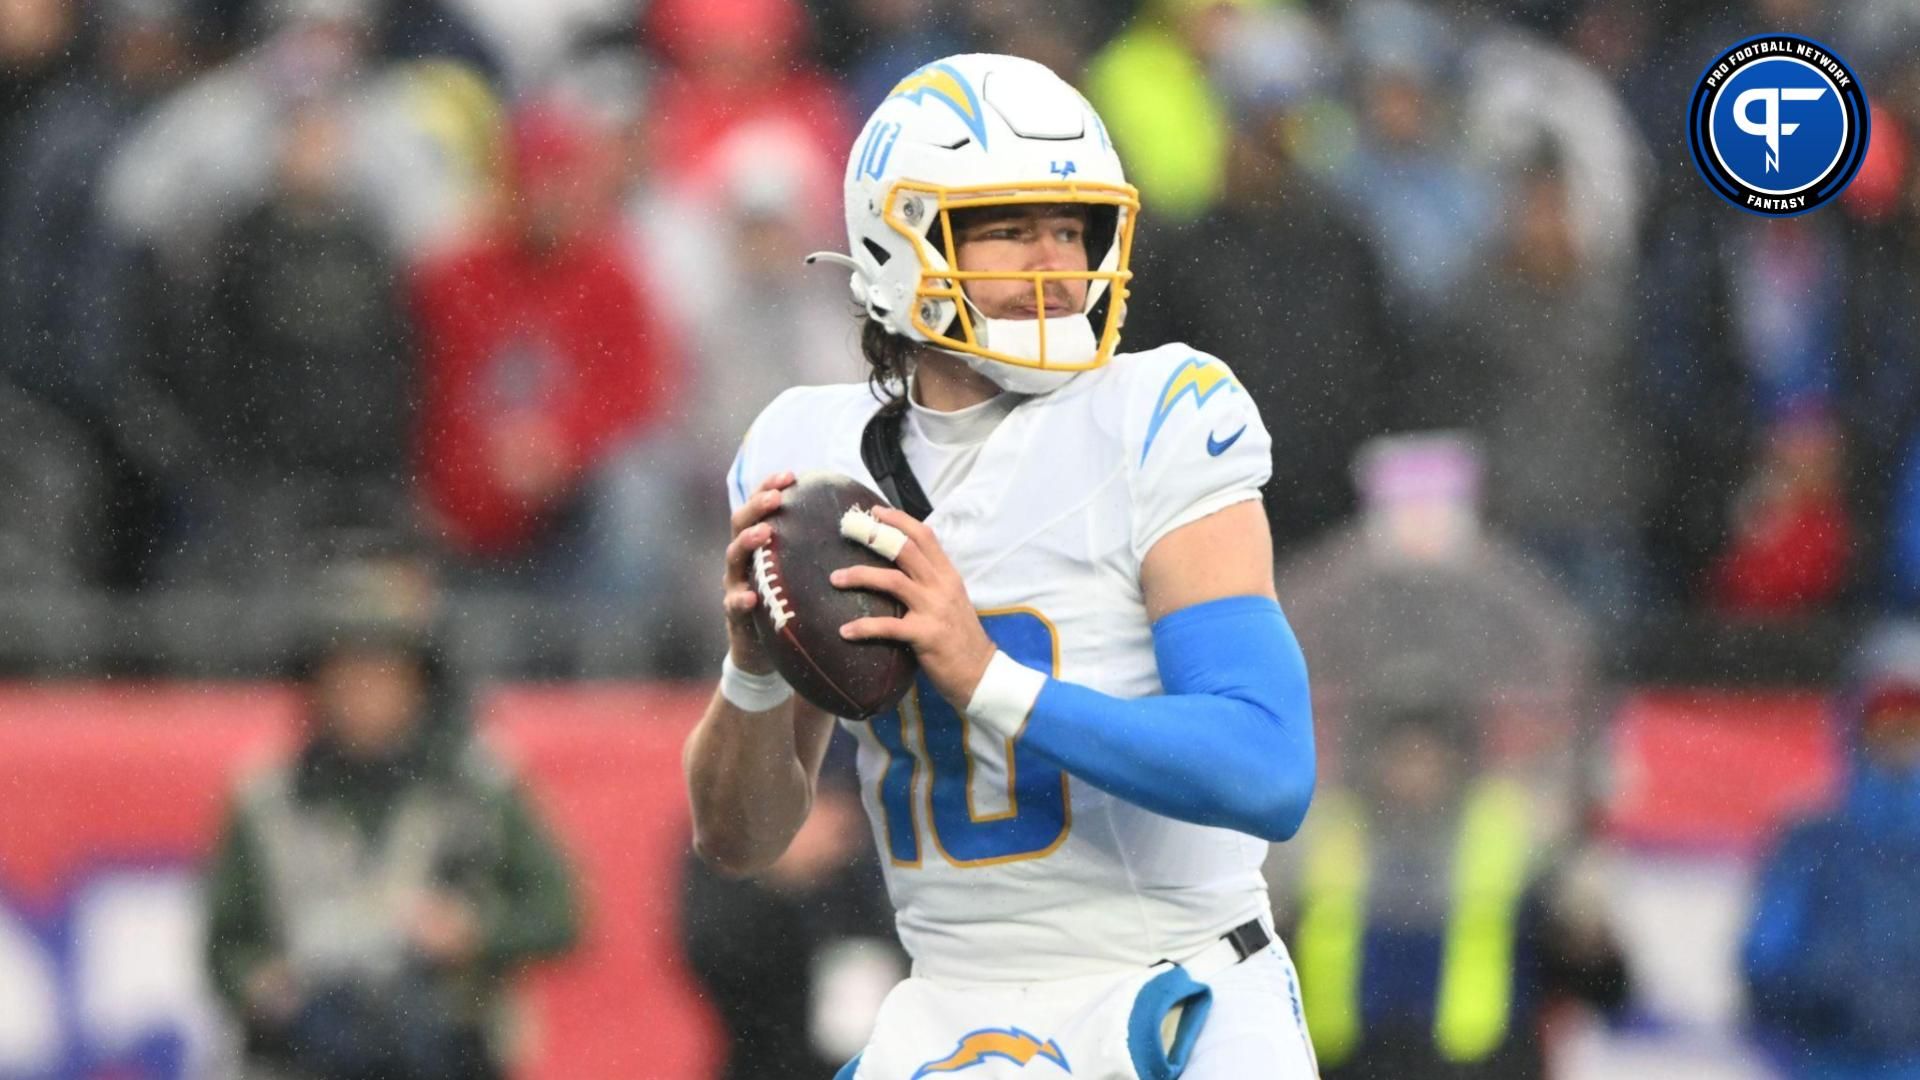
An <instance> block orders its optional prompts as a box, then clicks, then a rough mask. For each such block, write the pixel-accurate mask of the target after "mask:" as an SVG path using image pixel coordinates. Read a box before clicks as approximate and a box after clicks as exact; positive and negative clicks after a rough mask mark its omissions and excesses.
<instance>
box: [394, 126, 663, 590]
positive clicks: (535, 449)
mask: <svg viewBox="0 0 1920 1080" xmlns="http://www.w3.org/2000/svg"><path fill="white" fill-rule="evenodd" d="M611 146H612V144H611V142H610V140H608V139H607V138H606V137H605V136H604V135H603V134H602V133H599V132H597V131H595V130H594V129H593V128H592V127H591V126H590V125H589V124H588V123H586V122H585V121H584V120H581V119H579V118H577V117H574V116H570V115H568V114H566V113H564V112H562V111H560V110H558V109H556V108H554V107H551V106H544V107H535V108H533V109H530V110H529V111H527V112H525V113H523V114H522V115H521V116H519V117H518V118H517V119H516V120H515V122H514V124H513V128H512V133H511V137H510V140H509V147H508V161H507V169H506V173H507V176H506V183H505V190H504V191H503V192H502V200H501V204H500V206H499V210H498V213H497V214H496V216H495V219H494V223H493V224H492V225H491V226H490V227H489V228H487V229H485V230H483V231H482V232H481V233H480V235H478V236H476V237H475V238H474V239H473V240H472V241H471V242H470V243H468V244H467V245H465V246H463V247H461V248H458V249H456V250H454V251H451V252H449V253H448V254H447V255H445V256H444V257H441V258H439V259H436V260H434V261H432V262H430V263H429V264H428V265H426V266H425V267H423V268H422V269H421V271H420V272H419V275H418V279H417V281H416V282H415V291H414V306H415V319H416V323H417V329H418V334H419V344H420V350H421V362H422V372H421V376H422V378H421V385H422V400H421V409H420V426H419V429H418V437H417V440H416V443H415V445H416V451H417V454H418V463H419V475H420V478H421V483H422V485H423V495H424V501H425V503H426V505H427V508H428V511H429V513H430V515H431V517H432V519H433V524H434V526H435V527H436V531H437V532H438V533H439V534H440V535H441V537H442V538H443V539H444V542H445V543H446V544H447V545H448V546H449V548H450V549H451V550H452V551H453V552H454V553H455V554H456V555H458V556H461V557H464V558H465V559H466V560H467V561H468V562H469V563H470V564H477V565H479V566H482V567H492V568H495V569H502V570H506V571H509V572H513V573H519V572H522V571H525V570H528V569H545V570H549V571H562V572H563V571H564V568H565V567H567V566H570V565H576V564H577V563H578V561H579V555H580V553H579V552H578V551H577V550H576V549H577V546H578V544H579V543H580V537H581V536H582V535H583V531H582V528H581V525H582V523H583V522H584V521H585V519H586V517H587V516H588V512H589V509H590V508H589V507H588V506H587V505H585V504H586V503H587V501H588V496H587V493H588V492H589V491H590V490H591V487H592V481H593V480H594V474H595V472H596V469H597V468H598V467H599V466H600V465H601V464H602V463H604V462H606V461H607V460H609V459H610V458H611V457H612V456H613V455H614V454H615V453H617V452H619V451H620V450H621V449H623V448H624V447H625V446H626V445H627V444H628V443H629V442H630V441H632V440H634V439H636V438H639V437H641V436H643V435H644V434H645V433H646V432H647V431H648V430H649V429H650V428H652V427H653V425H654V424H655V423H656V421H657V420H658V419H659V418H660V417H661V415H662V413H663V409H664V406H665V405H666V402H667V401H668V398H669V395H670V394H671V393H672V391H673V377H672V374H671V371H670V366H669V363H668V350H667V348H666V345H665V343H664V342H663V340H662V335H661V334H660V332H659V331H658V324H657V322H656V319H655V317H654V313H653V311H652V310H651V308H650V304H649V302H648V298H647V296H646V294H645V292H644V290H643V287H642V285H641V283H640V280H639V277H638V275H637V274H636V272H635V270H634V269H633V262H632V260H631V258H630V257H629V255H628V253H627V252H626V250H625V248H624V246H623V242H622V240H621V233H620V231H619V229H618V228H617V227H616V225H615V223H614V218H613V208H614V206H615V200H616V194H617V183H618V181H617V169H616V168H615V165H616V163H615V161H614V154H613V152H612V149H611ZM530 580H531V581H533V582H535V583H539V582H544V581H550V580H552V577H551V575H550V574H535V575H534V576H533V578H531V579H530Z"/></svg>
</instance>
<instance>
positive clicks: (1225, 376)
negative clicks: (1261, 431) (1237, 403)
mask: <svg viewBox="0 0 1920 1080" xmlns="http://www.w3.org/2000/svg"><path fill="white" fill-rule="evenodd" d="M1223 389H1224V390H1226V391H1227V392H1228V393H1230V394H1237V393H1239V392H1240V383H1239V381H1238V380H1236V379H1235V378H1234V377H1233V373H1232V372H1230V371H1228V370H1227V365H1225V364H1223V363H1221V362H1220V361H1218V360H1216V359H1214V358H1213V357H1211V356H1189V357H1187V358H1186V359H1185V360H1183V361H1181V363H1180V366H1179V367H1177V368H1174V369H1173V374H1172V375H1170V376H1168V377H1167V385H1166V386H1164V387H1162V388H1161V390H1160V396H1159V398H1157V399H1156V400H1155V402H1154V407H1153V419H1152V420H1151V421H1149V422H1148V424H1147V441H1146V445H1145V446H1142V447H1141V448H1140V460H1141V461H1142V462H1145V461H1146V460H1147V452H1148V451H1149V450H1152V449H1153V440H1154V437H1155V436H1157V435H1159V434H1160V426H1161V425H1162V424H1165V423H1166V422H1167V417H1169V416H1171V415H1173V410H1174V409H1175V408H1176V407H1177V406H1179V404H1180V401H1181V399H1183V398H1188V397H1191V398H1192V399H1193V407H1194V408H1196V409H1198V408H1201V407H1202V406H1204V405H1206V403H1207V401H1208V399H1209V398H1212V397H1213V395H1215V394H1217V393H1219V392H1220V391H1221V390H1223ZM1238 437H1239V436H1238V435H1237V434H1236V435H1235V436H1234V438H1230V439H1228V440H1227V446H1231V445H1232V444H1233V441H1234V439H1235V438H1238ZM1225 449H1226V446H1222V447H1221V450H1225ZM1215 454H1216V456H1218V452H1217V451H1216V452H1215Z"/></svg>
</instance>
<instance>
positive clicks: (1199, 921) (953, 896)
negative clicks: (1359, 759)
mask: <svg viewBox="0 0 1920 1080" xmlns="http://www.w3.org/2000/svg"><path fill="white" fill-rule="evenodd" d="M878 408H879V403H878V402H877V401H876V400H875V399H874V396H873V394H872V392H871V391H870V390H869V389H868V387H867V386H866V385H864V384H856V385H845V386H820V387H800V388H796V389H793V390H789V391H787V392H786V393H784V394H782V395H781V396H780V397H779V398H778V399H776V400H775V401H774V402H773V403H772V404H771V405H769V406H768V407H767V409H766V411H764V412H763V413H761V415H760V418H759V419H758V420H756V421H755V422H754V425H753V427H752V428H751V429H750V430H749V432H748V434H747V437H746V439H745V440H744V442H743V443H742V445H741V450H740V454H739V456H738V457H737V458H736V459H735V461H734V464H733V468H732V471H731V473H730V474H729V477H728V488H729V491H730V494H731V498H732V502H733V505H734V507H735V508H738V506H739V505H740V503H741V502H742V501H743V500H744V499H745V497H746V495H747V494H748V493H750V492H751V491H752V490H753V489H754V488H755V487H757V486H758V485H759V483H760V482H761V481H762V480H763V479H765V478H766V477H767V476H769V475H771V474H773V473H775V472H780V471H782V470H789V469H790V470H793V471H795V472H805V471H807V470H811V469H824V470H830V471H834V472H839V473H844V474H846V475H848V476H852V477H854V478H856V479H858V480H860V481H861V482H862V483H865V484H867V485H868V486H870V487H873V488H874V489H875V490H876V491H877V490H879V485H878V484H877V483H876V482H875V481H874V479H873V477H872V476H871V474H870V473H869V472H868V470H867V468H866V466H865V464H864V462H863V461H862V460H861V456H860V438H861V433H862V432H863V431H864V430H865V427H866V424H867V421H868V419H869V418H870V417H872V415H873V414H874V413H875V412H876V411H877V410H878ZM1271 471H1272V462H1271V450H1270V443H1269V440H1268V437H1267V432H1266V429H1265V427H1264V426H1262V424H1261V422H1260V417H1259V415H1258V412H1257V411H1256V410H1255V408H1254V405H1253V402H1252V401H1251V400H1250V399H1249V397H1248V395H1247V394H1246V393H1245V392H1244V391H1243V390H1242V389H1241V388H1240V386H1239V384H1238V383H1237V382H1236V381H1235V379H1234V377H1233V375H1232V373H1231V372H1230V371H1229V370H1228V369H1227V366H1226V365H1225V364H1224V363H1222V362H1221V361H1219V360H1218V359H1215V358H1213V357H1211V356H1207V355H1206V354H1204V353H1197V352H1195V351H1194V350H1193V349H1190V348H1188V347H1186V346H1183V345H1168V346H1164V347H1162V348H1158V349H1154V350H1152V351H1149V352H1143V353H1131V354H1120V355H1116V356H1115V357H1114V358H1113V360H1112V361H1111V362H1110V363H1108V364H1107V365H1106V366H1104V367H1101V368H1099V369H1096V370H1094V371H1090V372H1087V373H1085V374H1083V375H1080V376H1079V377H1077V378H1075V379H1074V380H1072V381H1071V382H1069V383H1068V384H1067V385H1066V386H1064V387H1062V388H1061V389H1058V390H1055V391H1053V392H1051V393H1048V394H1043V395H1039V396H1037V397H1033V398H1030V399H1028V400H1026V401H1024V402H1022V403H1021V404H1020V405H1019V406H1018V407H1017V408H1015V409H1014V410H1013V411H1012V412H1011V413H1010V414H1009V415H1008V416H1007V417H1006V418H1005V419H1004V420H1002V421H1001V422H1000V424H999V426H998V427H997V428H995V429H994V431H993V433H992V434H991V435H990V436H989V437H988V438H987V440H986V443H985V444H984V445H983V446H982V448H981V450H980V456H979V458H978V460H977V461H975V462H974V464H973V466H972V469H971V471H970V472H969V473H968V475H967V477H966V478H965V479H964V480H963V481H962V482H961V483H960V484H959V485H958V486H957V487H956V488H955V489H954V490H953V491H952V492H950V493H949V494H948V495H947V496H946V497H945V498H944V499H942V500H941V501H940V502H939V503H938V504H937V505H936V506H935V507H934V510H933V513H932V515H931V516H930V518H929V519H928V525H929V526H931V527H932V529H933V531H934V533H935V535H936V536H937V537H938V538H939V540H940V543H941V545H942V547H943V548H944V549H945V550H946V552H947V554H948V555H949V557H951V558H952V559H953V561H954V564H955V565H956V566H958V567H959V569H960V571H961V573H962V575H963V576H964V577H965V579H966V582H967V591H968V594H969V596H970V597H971V598H972V600H973V604H974V607H975V608H976V609H978V610H979V612H980V615H981V621H982V623H983V624H984V625H985V627H986V630H987V633H988V635H989V636H990V637H992V638H993V640H994V642H995V643H996V644H997V645H998V646H999V647H1000V648H1001V649H1002V650H1003V651H1005V652H1006V653H1008V654H1009V655H1010V656H1012V657H1013V658H1014V659H1015V660H1018V661H1020V662H1021V663H1024V664H1027V665H1028V666H1031V667H1034V668H1037V669H1039V670H1042V671H1046V672H1049V673H1051V674H1052V675H1054V676H1056V677H1058V678H1060V679H1062V680H1065V681H1067V682H1074V683H1079V684H1082V685H1084V686H1088V687H1091V688H1093V689H1095V690H1099V691H1102V692H1105V693H1108V694H1112V695H1114V696H1116V697H1121V698H1135V697H1142V696H1146V695H1149V694H1157V693H1160V692H1161V685H1160V678H1159V673H1158V669H1157V667H1156V664H1155V661H1154V651H1153V635H1152V629H1151V627H1150V625H1149V623H1148V619H1147V612H1146V607H1145V605H1144V602H1143V599H1142V594H1141V589H1140V563H1141V559H1142V558H1143V557H1144V556H1145V555H1146V553H1147V551H1148V550H1149V549H1150V548H1151V547H1152V546H1153V545H1154V543H1155V542H1156V541H1158V540H1159V539H1160V538H1161V537H1162V536H1164V535H1166V534H1167V533H1168V532H1170V531H1172V530H1173V529H1175V528H1177V527H1179V526H1180V525H1182V524H1185V523H1187V522H1190V521H1193V520H1196V519H1198V518H1201V517H1204V516H1206V515H1207V514H1210V513H1213V512H1214V511H1216V510H1219V509H1221V508H1223V507H1225V506H1228V505H1231V504H1233V503H1236V502H1240V501H1243V500H1247V499H1254V498H1258V497H1259V488H1260V486H1261V485H1262V484H1264V483H1265V482H1266V481H1267V478H1268V476H1269V475H1270V473H1271ZM847 727H848V728H849V730H851V731H853V732H854V733H855V735H856V736H857V737H858V739H859V742H860V755H859V765H860V777H861V788H862V793H863V798H864V801H865V803H866V807H867V813H868V816H869V817H870V818H871V820H872V823H873V830H874V838H875V842H876V843H877V844H878V846H879V851H880V857H881V862H882V864H883V865H884V866H885V867H886V874H887V886H888V891H889V892H890V893H891V894H892V897H893V902H894V906H895V909H896V911H897V919H898V926H899V931H900V938H901V941H902V943H903V944H905V946H906V947H907V950H908V952H910V953H911V954H912V955H913V958H914V971H915V974H916V975H921V976H925V977H930V978H935V979H946V980H958V981H1033V980H1042V979H1057V978H1063V977H1067V976H1076V975H1087V974H1095V973H1099V972H1107V971H1114V970H1117V969H1120V968H1124V967H1136V966H1139V965H1144V964H1151V963H1154V962H1155V961H1158V960H1162V959H1176V960H1177V959H1181V958H1184V957H1186V956H1189V955H1191V954H1193V953H1195V952H1197V951H1199V950H1200V949H1202V948H1205V947H1206V946H1207V945H1208V944H1210V943H1211V942H1212V940H1213V939H1214V938H1216V937H1218V936H1219V935H1220V934H1222V933H1225V932H1226V931H1228V930H1230V929H1232V928H1233V927H1234V926H1237V925H1238V924H1240V923H1242V922H1245V921H1246V920H1248V919H1251V918H1255V917H1257V916H1264V915H1265V914H1266V913H1267V910H1268V908H1267V897H1266V887H1265V883H1264V882H1263V880H1262V878H1261V874H1260V865H1261V862H1262V860H1263V858H1264V857H1265V855H1266V853H1267V844H1266V843H1265V842H1264V841H1262V840H1259V839H1256V838H1254V837H1251V836H1247V835H1243V834H1241V833H1237V832H1234V831H1231V830H1228V829H1221V828H1212V827H1207V826H1201V825H1192V824H1187V823H1185V822H1180V821H1175V820H1173V819H1171V818H1167V817H1163V816H1161V815H1159V814H1155V813H1152V812H1149V811H1147V810H1143V809H1141V808H1139V807H1137V806H1134V805H1132V804H1130V803H1126V802H1123V801H1121V800H1120V799H1117V798H1114V797H1113V796H1110V795H1108V794H1107V793H1105V792H1103V791H1100V790H1098V789H1096V788H1094V787H1093V786H1092V785H1090V784H1087V783H1085V782H1083V781H1081V780H1080V779H1078V778H1077V777H1073V776H1070V775H1067V774H1066V773H1064V772H1063V771H1062V770H1061V769H1060V768H1059V767H1058V766H1057V765H1055V764H1054V763H1053V762H1051V761H1049V760H1047V759H1045V758H1042V757H1041V756H1039V755H1038V754H1037V753H1034V752H1033V751H1031V750H1027V749H1023V748H1022V746H1021V745H1020V741H1019V740H1018V739H1011V740H1005V739H994V738H992V737H991V736H988V735H986V734H985V733H984V732H982V731H981V730H979V729H977V728H975V727H973V726H971V725H969V724H968V723H967V719H966V717H965V716H964V715H962V714H961V712H960V710H959V709H957V708H956V707H955V706H954V705H953V704H952V703H950V702H947V701H944V700H942V699H940V698H939V697H938V696H937V695H936V694H935V693H934V692H933V690H932V687H931V685H930V684H929V683H928V682H927V681H926V679H925V677H924V676H922V677H921V680H920V684H919V687H918V688H917V689H916V690H914V691H913V692H910V693H909V694H908V696H907V698H906V699H905V700H904V701H903V702H902V703H901V705H900V707H899V708H897V709H895V710H894V711H892V712H890V713H887V714H885V715H883V716H880V717H878V718H876V719H874V720H873V721H871V722H869V723H848V724H847Z"/></svg>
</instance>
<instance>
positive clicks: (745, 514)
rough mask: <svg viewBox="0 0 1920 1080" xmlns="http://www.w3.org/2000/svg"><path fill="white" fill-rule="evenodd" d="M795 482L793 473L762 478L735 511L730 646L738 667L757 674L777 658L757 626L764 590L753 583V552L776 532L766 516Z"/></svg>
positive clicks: (729, 561)
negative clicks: (755, 614)
mask: <svg viewBox="0 0 1920 1080" xmlns="http://www.w3.org/2000/svg"><path fill="white" fill-rule="evenodd" d="M792 486H793V474H792V473H790V472H780V473H774V474H773V475H772V476H769V477H767V478H766V479H765V480H762V481H761V482H760V486H759V487H757V488H754V489H753V494H751V495H749V496H747V501H746V502H743V503H741V504H740V509H738V510H736V511H734V513H733V539H732V540H731V541H730V542H729V543H728V544H727V558H726V573H725V575H724V581H723V587H724V589H725V595H724V598H723V600H722V603H723V604H724V606H725V608H726V612H727V649H728V651H729V652H731V653H732V654H733V664H734V666H735V667H737V668H739V669H740V670H741V671H745V672H750V673H752V674H755V675H764V674H766V673H767V672H770V671H772V670H773V659H772V658H771V657H769V656H768V655H767V651H766V649H764V648H762V647H761V645H760V636H759V635H758V634H756V633H754V630H753V609H754V605H756V604H758V603H759V602H760V593H759V592H758V591H757V590H755V589H754V587H753V553H754V550H755V549H757V548H758V547H760V545H762V544H764V543H766V542H767V539H768V538H769V537H771V536H772V535H773V526H771V525H768V524H766V522H765V521H763V520H762V519H763V518H765V517H766V516H767V515H768V514H771V513H773V512H774V511H775V510H777V509H779V508H780V499H781V490H782V489H783V488H788V487H792Z"/></svg>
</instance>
